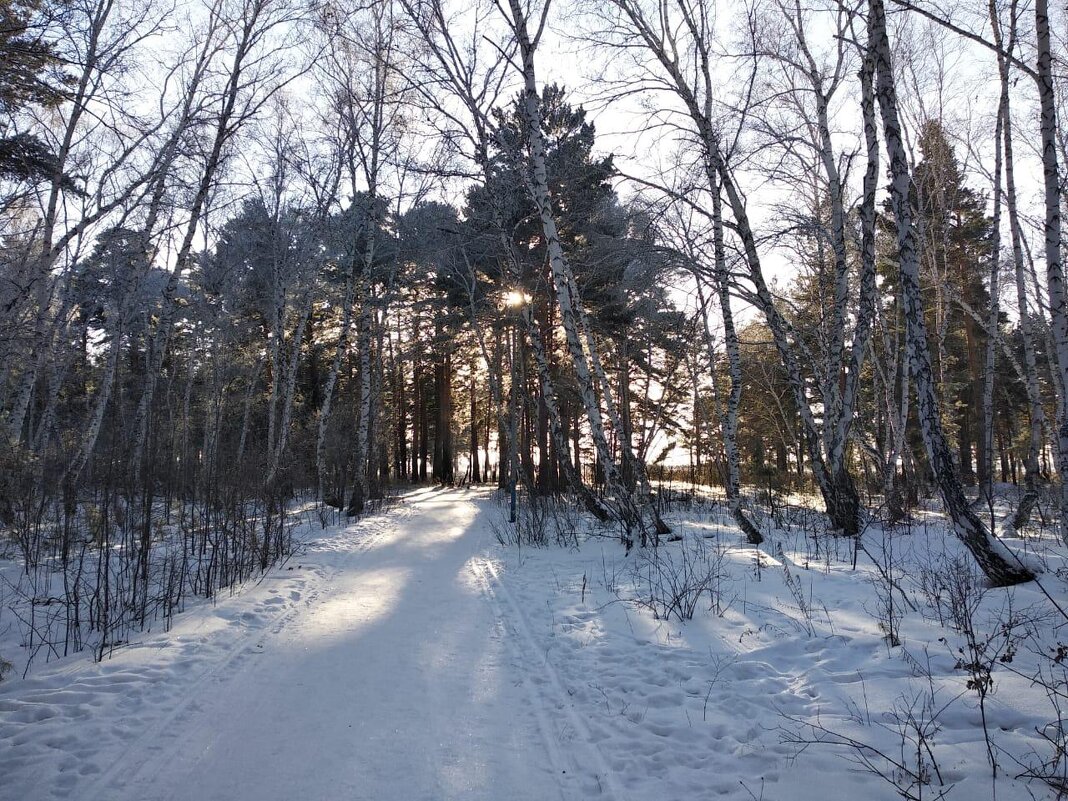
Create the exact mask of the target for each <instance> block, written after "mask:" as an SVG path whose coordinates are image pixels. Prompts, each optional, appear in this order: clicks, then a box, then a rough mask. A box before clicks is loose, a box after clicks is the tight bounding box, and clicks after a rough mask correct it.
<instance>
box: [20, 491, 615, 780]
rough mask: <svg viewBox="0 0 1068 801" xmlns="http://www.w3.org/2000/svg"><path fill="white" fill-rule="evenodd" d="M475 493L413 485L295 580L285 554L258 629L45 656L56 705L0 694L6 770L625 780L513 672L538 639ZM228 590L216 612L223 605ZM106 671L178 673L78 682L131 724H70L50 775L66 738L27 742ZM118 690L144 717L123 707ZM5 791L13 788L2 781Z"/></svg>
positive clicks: (47, 694)
mask: <svg viewBox="0 0 1068 801" xmlns="http://www.w3.org/2000/svg"><path fill="white" fill-rule="evenodd" d="M482 497H484V496H482ZM478 498H479V496H477V495H473V494H471V493H464V492H460V491H449V492H435V491H422V492H417V493H414V494H412V495H410V496H408V499H407V501H406V502H405V503H404V504H403V505H402V507H401V508H400V509H399V510H394V511H391V512H388V513H386V514H385V515H382V516H381V517H380V518H378V519H377V520H371V521H367V522H365V523H361V524H358V525H354V526H350V527H348V528H347V529H344V530H343V531H341V532H340V533H339V532H337V531H335V532H333V533H332V534H331V532H327V534H328V535H329V536H327V537H326V538H324V539H323V540H321V541H319V542H317V543H312V545H311V546H310V549H309V552H308V553H307V554H306V555H304V556H302V557H301V561H302V562H303V564H302V565H301V568H302V570H303V571H306V572H309V571H310V572H311V574H312V576H313V577H312V578H309V579H308V580H307V582H306V583H305V585H303V588H302V589H300V588H298V589H291V588H290V586H291V585H292V584H293V580H289V583H286V582H287V576H286V574H285V573H284V572H279V573H278V575H276V576H274V577H269V578H276V579H278V582H277V587H278V588H276V589H271V587H270V582H265V583H264V586H265V587H267V589H264V590H263V591H262V592H261V593H260V594H261V596H262V595H264V594H266V596H267V597H266V598H263V597H261V598H260V599H259V606H258V607H257V608H259V609H262V608H263V607H265V606H266V607H267V608H270V607H271V606H275V607H279V608H281V607H282V606H283V605H284V608H285V610H286V611H283V612H282V613H280V614H277V615H276V616H275V617H274V618H273V620H265V621H263V622H255V621H257V620H258V619H257V618H249V617H248V615H244V616H242V615H240V614H238V619H239V620H240V619H242V618H244V619H246V620H248V619H252V620H253V621H254V623H253V626H252V631H251V632H250V633H248V634H246V635H245V636H244V637H241V638H236V637H234V636H233V633H232V631H231V632H223V634H222V635H217V634H215V635H213V634H208V635H205V636H204V637H202V638H201V640H200V641H199V642H197V647H196V648H194V649H193V652H203V653H201V659H200V662H199V663H196V664H194V663H189V664H186V663H185V662H183V661H182V658H180V657H179V656H176V655H175V654H179V655H180V654H183V653H186V652H183V651H181V650H177V651H175V650H174V649H172V650H170V651H168V650H167V648H166V647H165V646H164V644H163V643H162V642H161V644H160V647H159V648H158V649H156V651H155V653H156V654H157V655H155V656H153V657H151V658H146V657H144V656H139V655H138V650H137V649H129V650H128V651H126V652H120V653H119V654H117V655H116V658H115V659H113V660H111V661H110V662H106V663H104V664H103V665H101V666H89V665H86V664H82V665H81V667H82V668H83V669H85V670H87V671H88V670H93V671H94V672H95V673H96V675H94V676H91V677H88V678H86V677H82V676H80V675H78V672H77V670H75V671H74V673H73V674H72V673H71V670H70V669H68V670H66V671H64V670H62V669H61V670H59V671H57V672H54V673H52V674H51V675H45V676H44V677H42V678H41V679H39V680H38V681H39V684H40V687H39V688H38V690H37V695H36V703H37V705H38V706H40V705H44V706H45V707H49V706H50V707H51V713H50V715H49V717H50V718H55V720H54V721H53V720H46V721H44V724H42V723H41V721H39V720H38V721H32V720H31V718H32V717H33V716H32V715H31V716H23V717H27V719H26V720H25V722H24V725H22V726H19V725H17V723H18V722H19V720H20V716H19V715H18V712H20V711H25V708H24V707H23V706H20V703H19V702H15V701H11V702H9V704H8V706H6V707H0V710H13V711H14V712H15V713H16V714H15V716H14V718H13V719H14V720H15V722H16V725H13V726H12V725H0V750H2V749H3V748H4V747H5V746H7V745H11V744H14V745H20V744H21V745H22V746H23V747H26V748H28V749H29V753H28V755H27V756H26V757H25V758H22V759H20V758H18V757H17V756H16V758H14V759H12V760H10V762H9V764H8V768H9V769H10V771H9V772H8V777H11V774H13V777H14V779H15V784H14V786H12V785H11V784H8V788H9V789H14V788H19V786H20V783H21V782H26V783H27V784H26V785H23V787H22V788H21V789H20V790H19V792H20V795H19V796H18V797H21V798H45V797H71V798H79V799H86V801H135V800H136V801H142V800H147V799H160V800H162V799H169V800H172V801H178V800H179V799H189V801H193V800H194V799H195V800H196V801H208V800H209V799H228V800H229V801H237V800H238V799H255V801H270V800H271V799H278V800H279V801H282V800H283V799H298V798H299V799H303V800H305V801H312V799H367V800H368V801H372V800H373V801H388V800H389V799H397V800H398V801H401V800H402V799H403V801H423V800H425V801H442V800H443V799H464V800H465V801H477V800H478V799H506V798H507V799H553V798H564V799H571V798H586V797H594V796H597V795H602V791H603V796H604V797H609V798H611V797H615V796H617V793H613V792H611V791H612V789H613V782H612V781H611V779H610V778H609V777H608V776H607V775H605V773H604V770H603V769H604V762H603V760H602V759H601V758H600V754H599V753H598V752H597V749H596V748H595V747H593V746H590V745H589V744H588V743H586V742H583V739H584V738H583V737H582V732H581V731H579V732H578V733H577V736H575V734H576V733H575V725H574V724H575V722H576V721H575V719H574V718H573V716H572V717H571V718H570V719H569V717H568V714H567V712H568V704H567V703H566V700H565V699H562V698H560V697H559V693H560V687H559V684H554V682H552V681H549V682H542V683H541V685H540V686H535V685H534V684H533V683H532V682H530V681H525V680H523V679H522V678H521V674H520V672H519V670H518V664H519V661H518V660H520V659H528V658H537V657H534V656H533V655H532V654H530V653H529V651H530V649H531V648H534V647H535V646H534V645H533V640H531V639H530V638H529V635H524V634H523V633H522V632H523V631H525V623H523V622H522V621H516V620H514V619H512V620H506V619H505V618H506V616H507V615H509V614H510V615H513V616H514V615H515V614H517V613H518V609H516V608H515V605H514V603H513V602H512V601H511V600H510V599H509V598H508V597H507V596H506V595H503V596H502V593H503V592H506V591H504V590H503V588H501V587H500V586H499V585H498V584H497V581H496V574H495V573H494V569H493V565H492V563H491V562H490V561H489V560H487V559H486V558H485V557H484V555H483V554H484V553H485V548H486V546H487V545H488V544H489V543H491V542H492V532H491V531H490V529H489V524H488V519H489V516H490V515H492V514H494V511H493V507H492V505H491V504H489V503H486V502H485V501H479V500H478ZM257 589H260V588H257ZM252 594H254V592H253V593H252ZM229 600H233V601H234V602H235V604H236V605H237V606H238V607H239V606H240V604H241V603H242V601H241V599H240V598H239V599H229ZM245 602H246V603H247V602H248V601H247V599H246V601H245ZM226 605H227V603H226V601H221V602H220V604H219V607H218V608H217V609H216V610H214V612H215V614H216V616H222V617H224V618H225V617H227V616H228V615H230V616H232V614H233V613H228V612H227V610H226ZM220 610H221V611H220ZM207 611H212V610H207ZM196 614H197V610H194V611H193V612H191V613H189V615H190V617H191V618H192V617H193V616H195V615H196ZM185 622H186V623H187V624H189V621H185ZM223 635H225V636H223ZM176 639H177V640H178V641H181V639H182V635H181V632H178V634H177V636H176ZM194 639H195V638H194ZM152 650H153V649H147V652H152ZM141 653H142V654H143V653H146V650H145V649H142V651H141ZM205 654H207V656H205ZM107 676H113V677H117V676H125V677H126V679H125V680H126V681H127V682H128V686H130V687H132V688H133V689H134V690H136V691H140V690H142V689H143V685H144V683H145V682H149V683H153V684H156V685H167V686H168V688H169V690H170V691H171V698H170V700H169V701H167V702H166V703H163V704H157V705H156V706H154V707H150V706H148V705H147V704H142V705H140V706H134V707H130V706H129V704H125V705H124V704H122V703H114V704H110V705H102V706H101V705H95V704H94V703H93V699H92V698H91V697H90V696H89V695H88V694H86V693H84V692H83V694H82V695H80V696H79V699H78V700H79V701H81V702H82V706H84V705H85V703H89V704H90V706H91V707H92V709H94V710H99V713H98V714H99V717H97V723H98V724H99V728H100V729H101V730H102V731H101V733H102V734H104V731H105V730H108V729H111V728H112V727H114V726H124V727H125V732H124V739H123V740H120V741H118V742H110V743H109V741H108V738H107V736H103V737H102V739H101V740H99V748H98V749H96V750H94V748H93V747H92V743H86V742H78V743H67V744H66V746H65V747H64V745H63V744H60V746H58V747H60V748H61V750H62V749H64V748H65V751H66V756H67V759H66V762H65V763H64V761H63V760H59V767H58V768H56V769H55V770H56V775H55V776H54V777H51V778H53V779H54V786H53V787H52V788H51V790H50V791H49V792H47V793H46V792H45V784H47V782H43V783H38V780H39V779H41V778H42V776H41V774H40V773H38V772H37V769H39V768H42V767H43V768H46V769H47V768H51V767H52V765H53V763H54V761H55V757H56V752H55V751H54V750H52V751H51V759H49V754H48V753H47V752H46V753H44V754H42V755H41V756H42V757H43V758H42V759H35V758H34V756H35V754H34V752H33V749H32V747H31V746H32V745H33V744H34V741H36V740H37V739H39V738H40V737H46V736H47V735H48V730H49V729H55V730H56V731H57V732H58V731H60V730H62V729H61V724H62V721H63V719H64V718H67V717H71V714H70V713H71V710H70V709H67V708H65V707H64V704H63V699H62V697H60V696H61V695H62V693H63V692H65V688H64V684H65V685H66V689H68V690H69V686H70V685H71V684H72V683H74V684H78V683H80V684H81V685H82V686H83V687H84V686H87V682H89V683H91V682H90V679H94V680H96V683H97V684H98V685H100V686H103V685H105V684H107V681H106V677H107ZM550 676H551V674H550ZM64 679H65V680H64ZM108 686H109V687H110V685H108ZM12 689H14V688H12ZM150 689H151V688H150ZM179 690H180V691H179ZM146 693H147V691H146ZM113 695H114V696H115V697H116V698H122V697H123V695H124V693H123V692H121V691H118V692H115V693H113ZM24 697H25V696H23V698H24ZM31 698H34V696H32V695H31ZM21 700H23V699H20V701H21ZM3 702H4V696H2V695H0V704H2V703H3ZM554 707H555V708H556V710H560V711H562V712H563V713H564V714H560V715H556V714H555V711H556V710H554ZM124 708H127V709H129V712H128V713H127V714H128V715H132V716H133V719H131V717H127V718H126V719H125V721H124V722H123V721H122V720H120V719H119V718H118V716H119V714H120V713H122V711H123V709H124ZM109 718H114V720H109ZM561 720H562V721H563V723H562V724H560V723H559V721H561ZM49 723H54V724H56V725H54V726H49V725H47V724H49ZM81 728H82V730H85V729H86V727H85V726H82V727H81ZM90 731H91V729H90ZM561 731H563V732H564V733H565V734H564V736H563V737H561V736H560V732H561ZM34 733H36V735H37V736H32V735H33V734H34ZM568 733H570V734H568ZM561 740H569V741H568V742H566V743H562V742H561ZM5 741H6V742H5ZM50 747H51V748H56V747H57V746H56V745H55V744H54V743H53V744H51V746H50ZM565 752H566V757H565V756H564V754H565ZM71 753H73V754H74V757H73V758H72V757H71ZM5 761H7V760H5V758H4V757H0V763H4V762H5ZM582 766H590V767H589V772H588V773H587V772H586V769H585V768H584V767H582ZM28 772H33V773H37V775H36V776H32V775H27V773H28ZM76 777H77V778H76ZM43 778H46V779H47V778H49V777H48V776H47V771H46V773H45V776H44V777H43ZM31 787H36V790H31V789H30V788H31ZM25 791H29V792H30V794H27V793H26V792H25ZM0 797H3V798H12V799H13V798H15V797H16V796H8V795H7V791H5V790H2V789H0Z"/></svg>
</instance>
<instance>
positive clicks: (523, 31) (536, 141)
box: [509, 0, 644, 537]
mask: <svg viewBox="0 0 1068 801" xmlns="http://www.w3.org/2000/svg"><path fill="white" fill-rule="evenodd" d="M509 8H510V10H511V14H512V24H513V26H514V31H515V34H516V37H517V40H518V45H519V51H520V55H521V57H522V67H523V84H524V91H523V110H524V113H525V115H526V117H527V120H526V122H527V136H528V140H529V141H528V144H529V147H530V159H531V168H532V170H531V171H532V175H531V182H530V186H531V190H532V193H533V200H534V202H535V204H536V206H537V209H538V216H539V218H540V221H541V226H542V231H543V232H544V234H545V240H546V248H547V250H548V254H549V265H550V267H551V268H552V275H553V284H554V285H555V289H556V298H557V303H558V304H559V306H560V322H561V325H562V326H563V329H564V335H565V338H566V340H567V346H568V351H569V352H570V354H571V360H572V362H573V364H574V367H575V374H576V376H577V378H578V383H579V390H580V396H581V398H582V403H583V407H584V409H585V411H586V417H587V420H588V422H589V426H590V434H591V436H592V438H593V442H594V447H595V448H596V451H597V457H598V460H599V461H600V463H601V465H602V467H603V468H604V471H605V480H606V483H607V485H608V488H609V491H610V492H611V493H612V494H613V495H614V496H615V503H616V504H617V506H618V507H619V513H620V515H619V516H620V519H621V520H622V521H623V523H624V525H625V526H626V528H627V531H628V533H629V532H630V531H631V530H632V529H633V527H634V526H635V525H637V526H642V521H641V515H640V514H636V513H635V509H634V503H633V500H632V499H631V497H630V494H629V493H628V492H627V489H626V487H625V486H624V484H623V481H622V477H621V475H620V473H619V467H618V465H617V464H616V462H615V460H614V459H613V458H612V454H611V451H610V450H609V447H608V438H607V436H606V435H605V428H604V421H603V419H602V416H601V408H600V405H599V403H598V401H597V397H596V392H595V386H594V378H593V375H592V372H591V370H590V360H589V359H588V358H587V355H586V352H585V350H584V349H583V343H582V340H581V339H580V332H579V318H578V310H577V309H576V308H575V302H574V301H575V299H574V298H573V296H572V288H573V287H574V277H573V275H572V272H571V265H570V264H569V263H568V261H567V257H566V256H565V255H564V250H563V247H562V245H561V243H560V235H559V232H558V231H557V227H556V220H555V219H554V217H553V211H552V203H551V200H550V197H549V184H548V176H547V173H546V167H545V142H544V139H543V136H542V131H541V112H540V110H539V108H538V90H537V81H536V78H535V71H534V46H533V43H532V41H531V39H530V36H529V33H528V30H527V19H526V15H525V12H524V11H523V9H522V8H521V7H520V5H519V2H518V0H509ZM642 534H643V537H644V531H643V532H642Z"/></svg>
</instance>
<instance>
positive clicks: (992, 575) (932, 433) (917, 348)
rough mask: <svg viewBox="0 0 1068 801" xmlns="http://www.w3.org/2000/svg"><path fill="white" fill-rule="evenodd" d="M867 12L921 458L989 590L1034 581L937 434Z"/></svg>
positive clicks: (899, 181)
mask: <svg viewBox="0 0 1068 801" xmlns="http://www.w3.org/2000/svg"><path fill="white" fill-rule="evenodd" d="M868 8H869V16H868V26H869V27H868V36H869V42H870V46H871V48H872V52H873V53H874V55H875V64H876V87H877V90H876V92H877V97H878V100H879V107H880V111H881V113H882V120H883V133H884V137H885V141H886V149H887V154H888V156H889V160H890V176H891V184H890V199H891V205H892V208H893V212H894V218H895V220H896V221H897V244H898V262H899V269H900V277H901V286H902V295H903V299H904V303H905V321H906V335H907V342H906V351H907V354H908V359H909V365H910V372H911V373H912V378H913V383H914V385H915V387H916V397H917V404H918V405H917V411H918V413H919V421H920V430H921V432H922V434H923V441H924V446H925V448H926V450H927V458H928V459H929V460H930V462H931V468H932V470H933V471H934V474H935V480H936V481H937V482H938V486H939V489H940V491H941V495H942V501H943V503H944V505H945V509H946V513H947V514H948V515H949V517H950V519H951V520H952V525H953V529H954V531H955V532H956V534H957V536H958V537H959V538H960V539H961V541H962V542H963V543H964V545H965V546H966V547H967V548H968V550H969V551H970V552H971V553H972V556H974V557H975V560H976V562H977V563H978V564H979V567H980V568H981V569H982V571H983V573H985V574H986V576H987V578H988V579H989V580H990V582H991V583H992V584H994V585H995V586H1007V585H1012V584H1018V583H1020V582H1024V581H1030V580H1032V579H1034V577H1035V576H1034V573H1032V572H1031V570H1029V569H1028V568H1027V567H1025V566H1024V565H1023V564H1022V563H1021V562H1020V560H1019V559H1018V558H1017V557H1016V556H1015V554H1013V553H1012V552H1011V551H1009V550H1008V549H1007V548H1006V547H1005V546H1004V545H1002V544H1001V543H1000V542H998V541H997V540H996V539H995V538H994V537H992V536H991V534H990V532H989V531H988V530H987V529H986V527H985V526H984V525H983V522H982V521H981V520H980V519H979V518H978V517H977V516H976V514H975V513H974V512H973V511H972V509H971V507H970V506H969V504H968V501H967V498H966V497H965V495H964V490H963V488H962V486H961V483H960V478H959V476H958V475H957V472H956V466H955V465H954V463H953V456H952V453H951V452H950V447H949V443H948V441H947V440H946V437H945V433H944V431H943V429H942V421H941V416H940V413H941V410H940V409H939V405H938V399H937V397H936V395H935V389H934V379H933V375H932V371H931V356H930V350H929V347H928V342H927V325H926V322H925V320H924V315H923V302H922V296H921V292H922V290H921V288H920V264H919V251H918V249H917V244H916V232H915V228H914V227H913V223H912V209H911V205H910V201H909V190H910V183H911V177H910V173H909V166H908V160H907V157H906V154H905V145H904V141H903V139H902V133H901V123H900V120H899V118H898V110H897V92H896V89H895V86H894V75H893V68H892V64H891V49H890V40H889V37H888V36H887V32H886V12H885V9H884V7H883V0H869V3H868Z"/></svg>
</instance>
